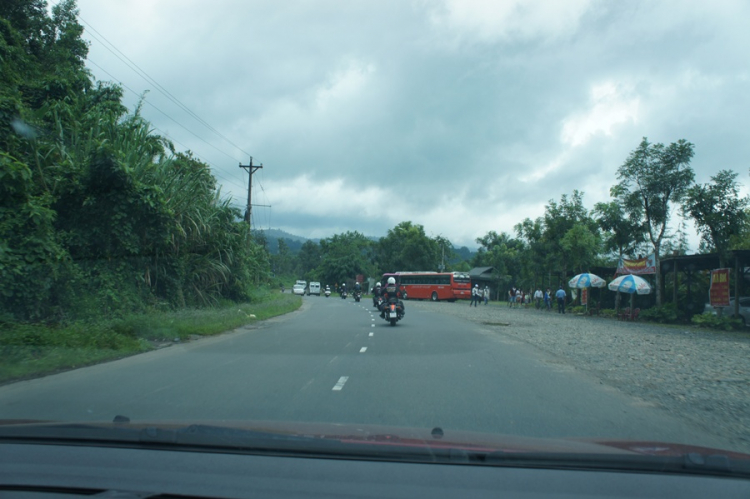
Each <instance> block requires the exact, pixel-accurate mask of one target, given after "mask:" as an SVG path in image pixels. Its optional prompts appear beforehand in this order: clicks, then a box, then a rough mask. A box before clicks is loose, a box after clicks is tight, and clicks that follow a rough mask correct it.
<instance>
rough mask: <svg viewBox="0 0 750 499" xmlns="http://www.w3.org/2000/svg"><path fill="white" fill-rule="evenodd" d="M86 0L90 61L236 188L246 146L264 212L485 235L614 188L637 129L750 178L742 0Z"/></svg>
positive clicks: (341, 223)
mask: <svg viewBox="0 0 750 499" xmlns="http://www.w3.org/2000/svg"><path fill="white" fill-rule="evenodd" d="M78 2H79V3H78V5H79V8H80V16H81V18H82V19H83V21H85V23H87V24H88V25H87V24H84V26H85V27H86V28H87V33H86V34H85V35H84V37H85V38H87V39H89V40H90V41H91V47H90V53H89V56H90V64H89V67H90V68H91V71H92V73H93V74H94V75H95V77H96V78H97V79H101V80H105V81H115V82H121V83H123V84H124V85H126V86H127V87H129V88H130V89H132V90H134V91H135V92H136V93H141V92H143V91H145V90H150V91H149V93H148V94H147V97H146V102H147V104H146V105H145V106H144V108H143V114H144V115H145V116H146V117H147V118H148V119H150V120H151V121H152V122H153V123H154V125H155V126H156V127H157V128H158V130H159V131H160V133H163V134H166V135H168V136H169V137H170V138H171V139H172V140H174V141H175V142H176V146H177V148H178V149H180V150H184V149H190V150H192V151H193V152H194V153H196V154H197V155H198V156H199V157H201V158H202V159H204V160H205V161H207V162H209V163H210V164H211V165H212V167H213V168H214V172H215V173H216V175H217V176H218V179H219V181H220V182H221V183H222V185H223V192H224V193H226V194H228V195H231V196H232V197H233V198H234V199H235V201H236V203H237V204H238V205H243V204H244V203H245V200H246V187H245V186H246V185H247V184H246V182H247V175H246V174H244V172H243V171H242V170H240V169H239V167H238V163H239V162H240V161H241V162H242V163H243V164H246V163H247V161H248V156H247V154H245V153H246V152H247V153H250V154H252V155H253V157H254V161H255V163H256V164H257V163H259V162H262V163H263V164H264V169H263V170H262V171H260V172H258V173H257V174H256V176H255V177H254V183H253V187H254V189H253V202H254V203H258V204H268V205H272V208H271V209H266V208H261V207H258V208H255V209H254V210H253V218H254V222H255V224H256V226H257V227H259V228H268V227H271V228H281V229H284V230H286V231H289V232H292V233H294V234H297V235H301V236H305V237H325V236H329V235H332V234H333V233H336V232H341V231H344V230H358V231H360V232H363V233H365V234H367V235H374V236H381V235H384V234H385V232H386V230H387V229H389V228H391V227H393V226H394V225H395V224H396V223H398V222H400V221H403V220H411V221H413V222H415V223H420V224H423V225H424V226H425V229H426V231H427V232H428V234H432V235H438V234H442V235H443V236H445V237H448V238H449V239H451V240H452V241H453V242H454V243H455V244H457V245H459V246H460V245H469V246H476V244H475V243H474V239H475V238H476V237H478V236H482V235H484V234H485V233H486V232H487V231H489V230H495V231H506V232H511V233H512V232H513V226H514V225H515V224H516V223H518V222H520V221H521V220H522V219H523V218H526V217H531V218H535V217H537V216H540V215H542V214H543V211H544V205H545V204H546V203H547V201H548V200H549V199H559V198H560V196H561V195H562V194H570V193H571V192H572V191H573V189H579V190H582V191H584V192H585V197H584V200H585V203H586V205H587V206H588V207H592V206H593V205H594V203H596V202H598V201H606V200H608V199H609V194H608V191H609V187H610V186H611V185H612V184H614V183H615V182H616V170H617V168H618V166H620V165H621V164H622V163H623V161H624V160H625V159H626V157H627V155H628V154H629V152H630V151H632V150H633V149H635V148H636V147H637V146H638V144H639V142H640V141H641V138H642V137H644V136H646V137H648V138H649V140H650V141H652V142H664V143H670V142H674V141H676V140H678V139H683V138H684V139H686V140H689V141H690V142H693V143H694V144H695V152H696V155H695V158H694V160H693V163H692V166H693V168H694V169H695V171H696V180H697V181H699V182H707V181H708V180H709V177H710V176H711V175H713V174H715V173H716V172H718V171H719V170H721V169H726V168H730V169H733V170H735V171H738V172H739V173H740V177H739V178H740V181H741V182H742V183H743V184H745V185H746V184H747V183H748V182H747V181H748V166H750V164H748V161H747V158H748V157H750V140H748V139H747V133H748V130H749V129H750V126H748V125H750V123H749V121H750V117H749V114H748V112H747V111H748V109H750V106H749V104H750V102H749V101H750V92H748V85H749V84H750V62H749V61H750V57H748V54H747V51H748V48H749V47H750V30H748V29H747V26H748V25H749V24H750V2H746V1H742V0H738V1H720V0H717V1H712V2H706V1H703V0H697V1H692V2H691V1H686V0H675V1H642V2H641V1H628V2H619V1H618V2H614V1H612V2H603V1H593V0H562V1H559V2H556V1H550V0H547V1H543V0H532V1H529V0H525V1H520V0H519V1H513V0H507V1H499V0H498V1H479V0H445V1H421V0H414V1H405V0H399V1H390V2H389V1H382V0H379V1H372V2H356V1H344V0H340V1H311V0H306V1H290V0H285V1H278V0H274V1H270V0H269V1H222V0H213V1H211V2H203V1H188V0H108V1H106V2H104V1H101V0H78ZM89 25H90V26H89ZM91 28H93V29H95V30H96V31H98V32H99V33H100V34H101V35H103V37H105V38H106V39H107V40H108V41H109V42H111V43H112V44H113V45H114V46H115V47H117V49H119V50H120V51H122V53H124V54H125V55H127V57H129V58H130V59H131V60H132V61H133V62H135V63H136V64H137V65H138V66H140V68H142V69H143V70H144V71H145V72H146V73H147V74H148V75H150V76H151V77H152V78H154V79H155V80H156V81H158V82H159V83H160V84H161V85H162V86H163V87H164V88H166V89H167V90H168V91H169V92H170V93H171V94H172V95H173V96H175V97H176V98H177V99H179V100H180V101H181V102H182V103H184V104H185V105H186V106H187V107H188V108H190V110H192V111H193V112H194V113H196V114H197V115H198V116H200V117H201V118H203V119H204V120H205V121H206V122H208V123H209V124H210V125H211V126H213V127H214V128H215V129H217V130H218V131H220V132H221V133H222V134H224V135H225V136H226V137H227V138H228V139H229V140H230V141H231V142H233V143H234V144H236V145H237V146H239V148H238V147H235V146H234V145H232V144H230V143H228V142H227V141H225V140H224V139H222V138H221V137H219V136H217V135H216V134H214V133H213V132H211V131H210V130H208V129H207V128H205V127H204V126H203V125H201V124H200V123H198V122H197V121H196V120H194V119H193V118H191V117H190V116H188V114H187V113H185V112H184V111H183V110H181V109H179V108H178V107H177V106H176V105H174V104H173V103H171V102H170V101H168V100H167V99H166V97H165V96H164V95H162V94H161V93H159V92H158V91H157V90H156V89H154V88H153V86H152V85H151V84H149V83H147V82H146V81H145V80H143V79H142V78H141V77H139V76H138V75H137V74H136V73H135V72H134V71H133V70H131V69H130V68H128V67H127V66H126V65H125V64H124V63H123V62H122V61H121V60H119V59H118V58H117V57H115V55H114V54H113V53H112V52H111V51H109V50H107V49H106V47H105V44H104V43H102V42H101V37H100V36H99V35H97V34H96V33H95V32H93V31H92V30H91ZM105 71H106V72H107V73H109V74H107V73H105ZM127 93H128V95H127V102H128V104H129V105H131V106H132V105H133V104H134V102H135V101H136V96H135V94H133V93H131V92H129V91H128V92H127ZM153 106H155V107H156V108H159V109H160V110H161V111H163V112H164V113H166V114H167V115H169V116H170V117H171V118H172V119H170V118H167V117H165V116H164V115H163V114H161V113H160V112H159V111H157V110H156V109H155V108H154V107H153ZM172 120H175V121H177V122H179V123H180V124H181V125H182V126H184V127H185V128H187V129H189V130H190V131H191V132H192V134H191V133H190V132H188V131H186V130H185V129H183V128H182V127H180V126H179V125H177V124H176V123H175V121H172ZM196 135H197V136H198V137H199V138H198V137H196ZM243 151H244V152H243ZM744 190H745V192H747V189H746V188H745V189H744ZM384 206H398V207H399V209H398V210H389V211H385V210H384V209H383V208H382V207H384ZM692 242H693V248H695V247H696V244H695V243H696V242H697V237H693V238H692Z"/></svg>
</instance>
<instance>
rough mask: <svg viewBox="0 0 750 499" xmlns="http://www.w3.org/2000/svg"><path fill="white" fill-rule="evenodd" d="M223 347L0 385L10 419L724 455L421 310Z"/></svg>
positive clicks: (331, 312)
mask: <svg viewBox="0 0 750 499" xmlns="http://www.w3.org/2000/svg"><path fill="white" fill-rule="evenodd" d="M304 300H305V302H304V305H303V307H302V308H301V309H300V310H299V311H297V312H294V313H292V314H288V315H286V316H283V317H279V318H276V319H272V320H269V321H266V322H263V323H260V324H256V325H254V326H252V327H251V328H243V329H240V330H237V331H235V332H232V333H228V334H225V335H221V336H218V337H212V338H206V339H201V340H198V341H194V342H190V343H185V344H180V345H175V346H172V347H169V348H164V349H161V350H157V351H153V352H149V353H146V354H142V355H138V356H134V357H130V358H126V359H122V360H119V361H115V362H109V363H106V364H100V365H97V366H92V367H87V368H83V369H78V370H74V371H69V372H66V373H62V374H57V375H54V376H48V377H45V378H40V379H36V380H30V381H23V382H18V383H14V384H11V385H6V386H4V387H0V418H3V419H7V418H33V419H48V420H79V421H80V420H103V421H111V420H112V418H113V417H114V416H115V415H125V416H128V417H130V418H131V420H133V421H138V420H154V419H157V420H161V419H170V420H188V421H193V420H203V421H205V420H248V419H250V420H277V421H278V420H284V421H313V422H334V423H360V424H381V425H395V426H409V427H428V428H432V427H434V426H440V427H442V428H443V429H461V430H476V431H487V432H496V433H505V434H513V435H526V436H536V437H615V438H624V439H648V440H663V441H674V442H691V443H693V444H696V443H702V444H704V445H713V446H720V447H721V446H724V445H723V444H724V443H723V442H721V441H717V440H716V439H715V437H711V436H709V435H705V434H702V433H701V432H699V431H698V430H696V429H695V428H694V427H692V426H690V425H689V424H687V423H684V422H682V421H680V420H678V419H676V418H674V417H672V416H670V415H668V414H666V413H665V412H663V411H661V410H660V409H658V408H656V407H652V406H650V405H648V404H645V403H643V402H642V401H640V400H637V399H633V398H631V397H628V396H626V395H624V394H622V393H620V392H618V391H616V390H614V389H612V388H609V387H607V386H605V385H603V384H601V383H600V382H599V381H597V380H596V379H594V378H591V377H589V376H588V375H586V374H584V373H581V372H578V371H576V370H575V369H572V368H570V367H566V366H563V365H560V364H557V363H555V361H554V359H552V358H550V357H549V356H547V355H545V354H544V353H542V352H540V351H538V350H536V349H534V348H533V347H531V346H528V345H526V344H522V343H518V342H515V341H512V340H511V339H510V338H506V337H504V336H502V335H501V334H498V333H497V332H491V331H488V330H485V329H482V328H481V327H479V326H477V325H475V324H472V323H469V322H466V321H463V320H459V319H456V318H452V317H447V316H443V315H434V314H430V313H429V312H423V311H418V310H410V309H409V306H408V303H407V315H406V317H405V319H404V320H403V321H401V322H399V323H398V325H397V326H396V327H391V326H390V325H388V323H386V322H385V321H384V320H382V319H380V317H378V315H377V313H376V311H375V309H374V308H372V303H371V301H369V300H363V301H362V302H361V303H355V302H354V301H353V300H352V299H347V300H341V299H340V298H338V297H331V298H324V297H315V296H311V297H305V298H304Z"/></svg>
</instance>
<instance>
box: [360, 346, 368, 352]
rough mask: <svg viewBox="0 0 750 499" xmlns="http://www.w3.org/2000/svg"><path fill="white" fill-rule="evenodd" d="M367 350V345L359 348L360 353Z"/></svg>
mask: <svg viewBox="0 0 750 499" xmlns="http://www.w3.org/2000/svg"><path fill="white" fill-rule="evenodd" d="M366 351H367V347H362V348H360V349H359V353H365V352H366Z"/></svg>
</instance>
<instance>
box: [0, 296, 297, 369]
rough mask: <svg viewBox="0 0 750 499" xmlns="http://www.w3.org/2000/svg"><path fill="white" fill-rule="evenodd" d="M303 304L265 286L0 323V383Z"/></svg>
mask: <svg viewBox="0 0 750 499" xmlns="http://www.w3.org/2000/svg"><path fill="white" fill-rule="evenodd" d="M301 304H302V300H301V299H300V297H299V296H294V295H292V294H287V293H284V294H281V293H277V292H263V293H258V294H257V295H256V296H255V297H254V299H253V301H252V303H245V304H239V305H238V304H231V303H223V304H221V305H220V306H216V307H211V308H201V309H182V310H178V311H167V312H159V311H152V312H149V313H146V314H137V315H130V316H128V317H125V318H123V319H118V320H111V321H103V322H96V323H95V322H75V323H72V324H68V325H46V324H11V323H9V324H2V323H0V383H7V382H10V381H14V380H19V379H25V378H32V377H37V376H42V375H45V374H50V373H54V372H57V371H62V370H67V369H75V368H78V367H83V366H87V365H91V364H96V363H99V362H104V361H107V360H113V359H118V358H121V357H126V356H129V355H134V354H138V353H142V352H146V351H149V350H152V349H154V348H156V346H157V345H158V344H160V343H165V342H173V341H185V340H189V339H194V338H195V337H200V336H210V335H216V334H220V333H223V332H226V331H230V330H232V329H235V328H238V327H240V326H243V325H246V324H250V323H253V322H256V321H260V320H263V319H268V318H270V317H275V316H278V315H282V314H285V313H288V312H291V311H294V310H296V309H298V308H299V307H300V305H301Z"/></svg>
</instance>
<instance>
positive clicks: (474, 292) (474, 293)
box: [469, 284, 480, 307]
mask: <svg viewBox="0 0 750 499" xmlns="http://www.w3.org/2000/svg"><path fill="white" fill-rule="evenodd" d="M479 293H480V291H479V284H475V285H474V287H473V288H471V302H469V306H472V305H474V306H475V307H476V306H477V304H478V303H479Z"/></svg>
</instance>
